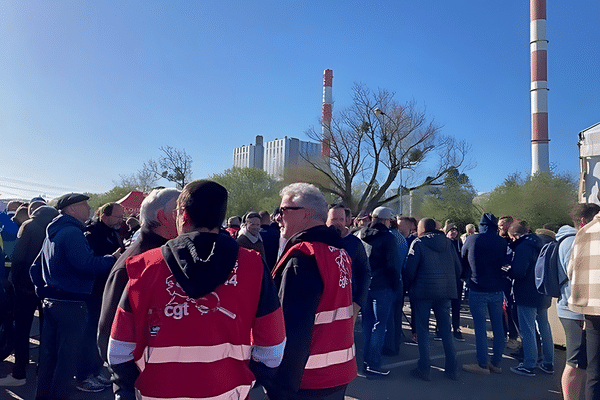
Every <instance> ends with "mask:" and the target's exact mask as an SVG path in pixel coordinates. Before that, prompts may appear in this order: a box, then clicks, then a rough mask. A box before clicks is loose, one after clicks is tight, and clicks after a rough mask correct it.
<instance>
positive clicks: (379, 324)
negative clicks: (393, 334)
mask: <svg viewBox="0 0 600 400" xmlns="http://www.w3.org/2000/svg"><path fill="white" fill-rule="evenodd" d="M394 298H395V295H394V291H393V290H392V289H383V290H370V289H369V294H368V296H367V304H366V306H365V308H363V310H362V328H363V338H364V341H365V345H364V360H365V362H366V363H367V365H368V366H369V367H373V368H379V367H381V349H382V347H383V343H384V341H385V331H386V326H387V321H388V318H389V316H390V311H391V310H392V304H393V302H394Z"/></svg>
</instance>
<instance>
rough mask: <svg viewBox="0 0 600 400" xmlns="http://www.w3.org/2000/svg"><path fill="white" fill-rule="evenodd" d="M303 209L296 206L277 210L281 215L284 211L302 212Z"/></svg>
mask: <svg viewBox="0 0 600 400" xmlns="http://www.w3.org/2000/svg"><path fill="white" fill-rule="evenodd" d="M303 209H304V207H297V206H289V207H285V206H284V207H279V210H280V211H281V213H282V214H283V213H284V212H285V211H286V210H303Z"/></svg>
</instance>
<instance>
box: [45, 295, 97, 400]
mask: <svg viewBox="0 0 600 400" xmlns="http://www.w3.org/2000/svg"><path fill="white" fill-rule="evenodd" d="M43 309H44V327H43V328H42V336H41V341H40V361H39V373H38V379H37V392H36V396H35V398H36V399H37V400H42V399H44V400H45V399H52V400H59V399H68V398H69V396H70V393H71V391H73V390H74V389H75V387H74V383H73V377H74V376H75V368H76V363H77V357H78V354H79V351H80V348H81V339H82V338H83V331H84V330H85V326H86V323H87V318H88V312H87V305H86V303H85V302H84V301H69V300H55V299H45V300H44V301H43Z"/></svg>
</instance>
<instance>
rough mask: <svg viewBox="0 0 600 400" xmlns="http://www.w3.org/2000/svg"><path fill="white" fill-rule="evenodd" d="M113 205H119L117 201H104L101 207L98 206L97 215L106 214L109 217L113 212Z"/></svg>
mask: <svg viewBox="0 0 600 400" xmlns="http://www.w3.org/2000/svg"><path fill="white" fill-rule="evenodd" d="M115 206H121V205H120V204H119V203H106V204H105V205H103V206H102V207H100V210H99V213H98V215H106V216H107V217H110V216H111V215H112V213H113V210H114V208H115Z"/></svg>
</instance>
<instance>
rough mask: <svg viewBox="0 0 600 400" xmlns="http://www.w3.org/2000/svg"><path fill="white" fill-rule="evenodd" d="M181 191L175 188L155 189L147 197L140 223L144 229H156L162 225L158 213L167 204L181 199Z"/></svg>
mask: <svg viewBox="0 0 600 400" xmlns="http://www.w3.org/2000/svg"><path fill="white" fill-rule="evenodd" d="M180 193H181V190H179V189H175V188H165V189H154V190H153V191H151V192H150V194H148V196H146V198H145V199H144V201H142V205H141V207H140V222H141V225H142V228H148V229H154V228H157V227H158V226H159V225H160V222H159V221H158V212H159V211H160V210H164V208H165V207H166V206H167V204H168V203H169V202H170V201H171V200H173V199H176V198H178V197H179V194H180Z"/></svg>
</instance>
